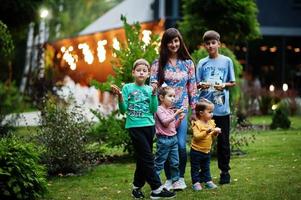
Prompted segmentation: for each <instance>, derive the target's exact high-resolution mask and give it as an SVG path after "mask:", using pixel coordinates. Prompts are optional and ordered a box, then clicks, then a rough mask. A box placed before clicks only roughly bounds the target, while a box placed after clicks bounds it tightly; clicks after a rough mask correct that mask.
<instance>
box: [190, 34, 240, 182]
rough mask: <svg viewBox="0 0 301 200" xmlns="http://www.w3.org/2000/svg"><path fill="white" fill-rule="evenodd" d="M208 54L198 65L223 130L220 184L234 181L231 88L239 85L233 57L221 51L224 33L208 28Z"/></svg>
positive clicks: (202, 94) (219, 141)
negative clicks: (221, 40) (231, 139)
mask: <svg viewBox="0 0 301 200" xmlns="http://www.w3.org/2000/svg"><path fill="white" fill-rule="evenodd" d="M203 41H204V46H205V49H206V50H207V52H208V56H207V57H206V58H203V59H201V60H200V61H199V63H198V65H197V69H196V80H197V84H198V85H197V86H198V88H199V90H200V95H199V98H205V99H208V100H210V101H211V102H213V103H214V111H213V119H214V121H215V123H216V126H217V127H220V128H221V134H219V135H218V139H217V157H218V168H219V169H220V170H221V174H220V181H219V183H220V184H227V183H230V174H229V170H230V165H229V164H230V141H229V134H230V104H229V88H230V87H233V86H235V75H234V69H233V62H232V60H231V59H230V58H229V57H227V56H224V55H221V54H219V52H218V48H219V47H220V35H219V33H217V32H216V31H213V30H210V31H206V32H205V33H204V35H203Z"/></svg>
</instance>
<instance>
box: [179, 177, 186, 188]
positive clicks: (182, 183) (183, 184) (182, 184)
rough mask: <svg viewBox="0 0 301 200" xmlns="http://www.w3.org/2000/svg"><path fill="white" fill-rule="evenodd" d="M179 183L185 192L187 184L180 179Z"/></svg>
mask: <svg viewBox="0 0 301 200" xmlns="http://www.w3.org/2000/svg"><path fill="white" fill-rule="evenodd" d="M178 182H179V187H180V188H181V189H182V190H184V189H185V188H187V185H186V183H185V180H184V178H180V179H179V180H178Z"/></svg>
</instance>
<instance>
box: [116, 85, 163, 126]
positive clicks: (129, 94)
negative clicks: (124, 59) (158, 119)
mask: <svg viewBox="0 0 301 200" xmlns="http://www.w3.org/2000/svg"><path fill="white" fill-rule="evenodd" d="M122 97H123V102H119V109H120V111H121V112H122V113H126V115H127V117H126V122H125V128H134V127H144V126H153V125H155V120H154V113H155V112H156V111H157V108H158V98H157V96H156V95H152V87H151V86H149V85H142V86H139V85H136V84H135V83H128V84H125V85H124V86H123V88H122Z"/></svg>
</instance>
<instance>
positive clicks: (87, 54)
mask: <svg viewBox="0 0 301 200" xmlns="http://www.w3.org/2000/svg"><path fill="white" fill-rule="evenodd" d="M78 48H79V49H82V52H83V54H84V60H85V62H86V63H88V64H89V65H91V64H92V63H93V60H94V56H93V54H92V51H91V50H90V47H89V45H88V44H87V43H80V44H78Z"/></svg>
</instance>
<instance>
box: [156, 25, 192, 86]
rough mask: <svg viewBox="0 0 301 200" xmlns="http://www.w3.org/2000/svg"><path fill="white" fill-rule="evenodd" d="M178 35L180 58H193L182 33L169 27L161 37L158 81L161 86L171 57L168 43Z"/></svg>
mask: <svg viewBox="0 0 301 200" xmlns="http://www.w3.org/2000/svg"><path fill="white" fill-rule="evenodd" d="M176 37H178V38H179V40H180V48H179V50H178V52H177V54H178V55H177V56H178V59H180V60H188V59H190V60H192V58H191V56H190V54H189V52H188V50H187V48H186V45H185V43H184V41H183V37H182V35H181V33H180V32H179V31H178V30H177V29H175V28H169V29H167V30H166V31H165V32H164V34H163V36H162V39H161V45H160V51H159V54H160V56H159V68H158V82H159V86H160V85H162V84H163V82H164V67H165V65H166V64H167V62H168V59H169V50H168V47H167V44H168V43H169V42H170V41H172V40H173V39H174V38H176Z"/></svg>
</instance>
